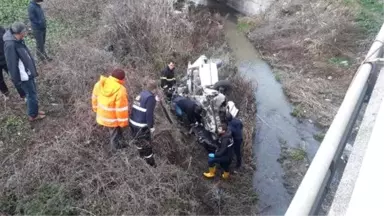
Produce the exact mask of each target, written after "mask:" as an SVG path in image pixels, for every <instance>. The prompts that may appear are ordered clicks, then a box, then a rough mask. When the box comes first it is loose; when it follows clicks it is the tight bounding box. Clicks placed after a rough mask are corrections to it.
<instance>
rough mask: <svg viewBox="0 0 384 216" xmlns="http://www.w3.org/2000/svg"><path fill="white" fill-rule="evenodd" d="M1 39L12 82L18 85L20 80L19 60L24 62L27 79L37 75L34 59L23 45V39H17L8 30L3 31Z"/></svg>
mask: <svg viewBox="0 0 384 216" xmlns="http://www.w3.org/2000/svg"><path fill="white" fill-rule="evenodd" d="M3 40H4V54H5V59H6V61H7V67H8V71H9V74H10V75H11V77H12V81H13V83H14V84H16V85H18V84H20V83H21V81H22V80H21V76H20V70H19V61H21V62H22V63H23V64H24V67H25V71H26V72H27V74H28V76H29V79H33V78H35V77H37V70H36V64H35V60H34V59H33V57H32V55H31V52H30V51H29V49H28V47H27V46H26V45H25V43H24V40H17V39H16V38H15V36H14V35H13V34H12V32H11V31H10V30H8V31H7V32H5V34H4V36H3Z"/></svg>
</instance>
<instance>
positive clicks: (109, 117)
mask: <svg viewBox="0 0 384 216" xmlns="http://www.w3.org/2000/svg"><path fill="white" fill-rule="evenodd" d="M123 83H124V81H121V80H118V79H116V78H114V77H112V76H110V77H108V78H107V77H105V76H101V77H100V80H99V82H97V83H96V84H95V86H94V88H93V94H92V109H93V111H94V112H96V121H97V123H98V124H100V125H103V126H105V127H126V126H128V117H129V114H128V112H129V110H128V97H127V89H126V88H125V87H124V85H123Z"/></svg>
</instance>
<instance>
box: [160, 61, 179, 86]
mask: <svg viewBox="0 0 384 216" xmlns="http://www.w3.org/2000/svg"><path fill="white" fill-rule="evenodd" d="M174 70H175V69H173V70H171V69H169V67H168V66H167V67H166V68H165V69H164V70H163V71H161V76H160V81H161V84H160V85H161V88H165V87H168V88H170V87H172V86H173V85H175V84H176V78H175V72H174Z"/></svg>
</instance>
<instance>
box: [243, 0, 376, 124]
mask: <svg viewBox="0 0 384 216" xmlns="http://www.w3.org/2000/svg"><path fill="white" fill-rule="evenodd" d="M346 2H349V3H350V4H346ZM352 2H358V1H354V0H353V1H344V0H337V1H327V0H324V1H317V2H310V1H302V0H290V1H285V2H284V4H282V3H281V2H279V1H277V2H276V3H275V4H274V5H273V6H272V7H271V8H270V9H269V11H267V12H266V13H265V14H264V15H263V16H261V17H258V19H257V20H260V19H263V20H264V23H262V24H258V26H257V27H256V28H254V29H253V30H251V31H250V32H249V34H248V36H249V38H250V39H251V40H252V41H253V42H254V44H255V45H256V47H257V48H258V49H259V50H260V51H261V53H262V55H263V57H264V58H265V59H266V60H268V61H269V62H270V63H271V64H272V66H273V67H274V70H275V71H277V72H278V73H279V76H280V75H281V76H280V79H281V81H282V83H283V87H284V90H285V92H286V94H287V95H288V97H289V98H290V100H291V101H292V102H293V103H294V104H295V105H297V106H299V107H301V109H302V115H303V116H306V117H310V118H312V119H314V120H316V121H317V122H318V123H320V125H322V126H328V125H329V124H330V122H331V120H332V118H333V116H334V115H335V114H336V111H337V109H338V107H339V106H340V104H341V102H342V99H343V97H344V94H345V92H346V90H347V87H348V86H349V83H350V81H351V79H352V77H353V75H354V73H355V71H356V69H357V66H358V65H359V64H360V61H361V60H362V56H363V55H364V54H363V53H364V52H366V50H367V49H368V45H369V44H370V41H371V40H370V39H372V38H371V34H367V30H366V29H364V28H362V27H361V26H360V24H361V22H360V21H356V17H359V16H361V15H359V12H358V10H357V8H356V4H352ZM361 2H365V1H361ZM365 21H366V22H370V20H365ZM368 30H369V29H368ZM371 30H372V29H371Z"/></svg>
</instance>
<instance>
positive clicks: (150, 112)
mask: <svg viewBox="0 0 384 216" xmlns="http://www.w3.org/2000/svg"><path fill="white" fill-rule="evenodd" d="M155 106H156V99H155V95H154V94H153V93H152V92H150V91H147V90H144V91H142V92H141V93H140V95H139V96H137V97H136V99H135V101H134V102H133V106H132V111H131V117H130V119H129V122H130V124H131V126H134V127H138V128H145V127H148V128H153V122H154V121H153V116H154V112H155Z"/></svg>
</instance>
